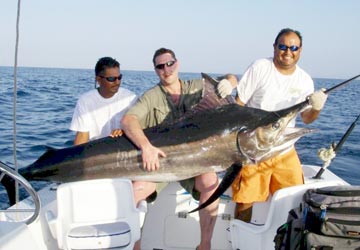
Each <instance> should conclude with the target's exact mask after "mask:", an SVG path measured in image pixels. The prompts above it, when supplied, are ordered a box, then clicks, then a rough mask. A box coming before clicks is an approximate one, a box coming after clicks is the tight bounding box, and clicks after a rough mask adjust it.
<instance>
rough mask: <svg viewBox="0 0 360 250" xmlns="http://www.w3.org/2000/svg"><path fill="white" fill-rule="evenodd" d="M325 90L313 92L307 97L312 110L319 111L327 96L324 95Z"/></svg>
mask: <svg viewBox="0 0 360 250" xmlns="http://www.w3.org/2000/svg"><path fill="white" fill-rule="evenodd" d="M324 91H325V89H321V90H318V91H315V92H314V93H312V94H311V95H310V96H309V103H310V105H311V106H312V108H313V109H315V110H317V111H320V110H321V109H322V108H323V107H324V104H325V102H326V99H327V94H325V93H324Z"/></svg>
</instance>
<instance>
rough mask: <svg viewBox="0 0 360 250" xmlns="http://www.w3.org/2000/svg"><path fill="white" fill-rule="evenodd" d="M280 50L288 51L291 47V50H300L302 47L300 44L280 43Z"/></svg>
mask: <svg viewBox="0 0 360 250" xmlns="http://www.w3.org/2000/svg"><path fill="white" fill-rule="evenodd" d="M278 48H279V50H282V51H286V50H287V49H290V51H293V52H294V51H298V50H299V49H300V47H299V46H296V45H292V46H290V47H289V46H286V45H285V44H279V45H278Z"/></svg>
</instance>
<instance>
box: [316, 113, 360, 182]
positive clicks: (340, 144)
mask: <svg viewBox="0 0 360 250" xmlns="http://www.w3.org/2000/svg"><path fill="white" fill-rule="evenodd" d="M359 117H360V114H359V115H358V116H357V118H356V119H355V121H354V122H353V123H352V124H351V126H350V127H349V128H348V130H347V131H346V133H345V134H344V135H343V137H342V138H341V139H340V141H339V143H338V144H336V145H335V144H334V143H332V145H331V146H330V149H328V150H330V151H331V150H333V152H331V153H330V155H331V156H332V158H330V159H329V160H325V162H324V165H323V167H322V168H321V169H320V170H319V171H318V172H317V174H316V175H315V176H314V177H313V179H320V177H321V175H322V174H323V173H324V171H325V170H326V168H327V167H328V166H329V165H330V163H331V160H332V159H333V158H335V156H336V153H337V152H338V151H339V150H340V149H341V147H342V145H343V144H344V142H345V141H346V139H347V138H348V137H349V135H350V134H351V132H352V131H353V129H354V128H355V126H356V123H357V122H358V120H359ZM334 145H335V146H334Z"/></svg>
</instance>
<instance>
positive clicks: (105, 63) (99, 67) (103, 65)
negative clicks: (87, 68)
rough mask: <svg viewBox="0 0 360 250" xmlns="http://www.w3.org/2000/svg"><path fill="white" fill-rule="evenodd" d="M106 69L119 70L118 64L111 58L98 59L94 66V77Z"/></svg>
mask: <svg viewBox="0 0 360 250" xmlns="http://www.w3.org/2000/svg"><path fill="white" fill-rule="evenodd" d="M108 68H120V63H119V62H118V61H116V59H114V58H111V57H102V58H100V59H99V60H98V61H97V63H96V65H95V76H99V75H101V74H103V73H104V72H105V70H106V69H108Z"/></svg>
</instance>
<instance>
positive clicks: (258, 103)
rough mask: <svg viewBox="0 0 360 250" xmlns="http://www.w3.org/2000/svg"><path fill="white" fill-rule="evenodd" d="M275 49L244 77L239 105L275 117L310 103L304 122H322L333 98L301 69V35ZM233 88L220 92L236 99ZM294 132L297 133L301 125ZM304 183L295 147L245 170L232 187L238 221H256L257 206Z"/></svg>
mask: <svg viewBox="0 0 360 250" xmlns="http://www.w3.org/2000/svg"><path fill="white" fill-rule="evenodd" d="M273 47H274V56H273V58H263V59H259V60H256V61H255V62H254V63H253V64H252V65H250V67H249V68H248V69H247V70H246V71H245V73H244V74H243V76H242V78H241V80H240V81H239V83H238V85H237V97H236V99H237V102H238V103H239V104H240V105H246V106H248V107H253V108H259V109H263V110H267V111H274V110H280V109H283V108H287V107H290V106H292V105H294V104H296V103H300V102H302V101H304V100H305V99H306V98H309V103H310V105H311V106H310V105H309V107H308V108H307V109H305V110H303V111H302V112H301V118H302V120H303V122H304V123H311V122H312V121H314V120H315V119H317V117H318V116H319V113H320V110H321V109H322V108H323V106H324V104H325V102H326V99H327V95H326V94H325V93H324V92H323V91H322V90H319V91H316V92H314V83H313V80H312V79H311V77H310V76H309V75H308V74H307V73H306V72H305V71H304V70H303V69H301V68H300V67H299V66H298V65H297V62H298V60H299V58H300V53H301V51H302V36H301V34H300V32H298V31H296V30H292V29H289V28H286V29H282V30H281V31H280V32H279V34H278V35H277V37H276V38H275V42H274V44H273ZM223 84H226V82H225V83H223ZM227 85H228V86H219V90H223V91H220V95H222V96H223V95H227V94H229V93H230V91H231V90H232V89H231V85H230V84H229V83H227ZM288 126H289V127H294V126H295V119H294V120H293V121H291V122H290V123H289V125H288ZM303 183H304V177H303V172H302V168H301V164H300V160H299V158H298V155H297V153H296V151H295V148H294V146H292V147H291V148H289V149H288V150H286V151H285V152H283V153H281V154H280V155H278V156H277V157H274V158H273V159H269V160H267V161H265V162H262V163H260V164H257V165H249V166H244V167H243V169H242V170H241V172H240V174H239V176H238V177H237V179H236V180H235V181H234V183H233V186H232V188H233V200H234V201H235V202H236V203H237V204H236V210H235V217H236V218H238V219H241V220H244V221H250V219H251V207H252V204H253V202H258V201H266V200H267V198H268V196H269V194H270V193H271V194H273V193H274V192H275V191H276V190H278V189H280V188H284V187H289V186H294V185H299V184H303Z"/></svg>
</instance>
